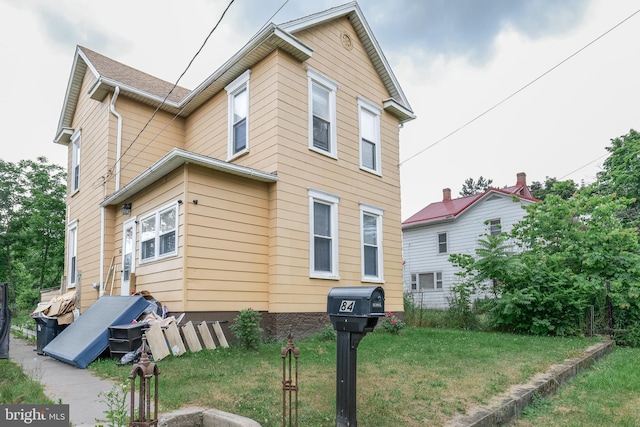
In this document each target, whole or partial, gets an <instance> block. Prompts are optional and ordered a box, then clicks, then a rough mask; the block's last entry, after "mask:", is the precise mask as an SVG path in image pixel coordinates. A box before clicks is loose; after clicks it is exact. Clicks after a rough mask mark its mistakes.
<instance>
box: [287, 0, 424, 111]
mask: <svg viewBox="0 0 640 427" xmlns="http://www.w3.org/2000/svg"><path fill="white" fill-rule="evenodd" d="M342 16H346V17H348V18H349V19H350V20H351V24H352V25H353V28H354V30H355V31H356V33H357V35H358V38H359V39H360V41H361V42H362V44H363V45H364V47H365V50H366V52H367V54H368V55H369V58H370V59H371V62H372V63H373V65H374V67H375V69H376V71H377V72H378V74H379V75H380V78H381V79H382V82H383V83H384V85H385V87H386V88H387V91H389V94H390V95H391V98H392V99H394V100H395V101H396V102H397V103H398V104H399V105H400V106H402V108H403V109H404V110H406V111H408V112H410V114H411V116H412V118H415V116H413V109H412V108H411V105H410V104H409V100H408V99H407V97H406V96H405V94H404V92H403V91H402V88H401V87H400V84H399V83H398V80H397V79H396V76H395V75H394V74H393V70H392V69H391V66H390V65H389V63H388V62H387V59H386V57H385V56H384V53H383V52H382V49H381V48H380V45H379V44H378V41H377V40H376V38H375V36H374V35H373V31H371V27H369V24H368V23H367V21H366V19H365V18H364V14H363V13H362V10H361V9H360V6H359V5H358V3H357V2H355V1H354V2H351V3H346V4H343V5H341V6H337V7H334V8H331V9H328V10H325V11H323V12H318V13H316V14H313V15H309V16H306V17H303V18H299V19H296V20H293V21H289V22H287V23H284V24H281V25H280V28H282V29H284V30H285V31H287V32H289V33H292V34H295V33H297V32H298V31H302V30H305V29H307V28H310V27H313V26H314V25H317V24H319V23H322V22H325V21H328V20H331V19H336V18H340V17H342ZM405 121H407V120H405Z"/></svg>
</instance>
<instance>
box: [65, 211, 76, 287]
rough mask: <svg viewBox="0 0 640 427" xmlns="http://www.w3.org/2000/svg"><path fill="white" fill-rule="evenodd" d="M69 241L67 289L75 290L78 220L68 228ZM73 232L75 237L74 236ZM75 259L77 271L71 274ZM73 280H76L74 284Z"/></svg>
mask: <svg viewBox="0 0 640 427" xmlns="http://www.w3.org/2000/svg"><path fill="white" fill-rule="evenodd" d="M67 230H68V237H69V241H68V242H67V245H68V249H69V252H68V253H67V289H72V288H75V287H76V285H77V283H78V220H74V221H72V222H71V223H69V225H68V226H67ZM72 232H73V236H72ZM73 258H75V260H76V262H75V271H74V272H73V273H74V274H71V273H72V272H71V267H72V266H73ZM72 278H75V280H74V281H73V282H72V281H71V280H72Z"/></svg>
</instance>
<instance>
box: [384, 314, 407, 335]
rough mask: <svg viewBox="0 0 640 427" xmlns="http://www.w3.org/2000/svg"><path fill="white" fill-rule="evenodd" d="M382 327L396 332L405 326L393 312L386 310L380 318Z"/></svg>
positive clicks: (387, 330) (393, 332) (390, 331)
mask: <svg viewBox="0 0 640 427" xmlns="http://www.w3.org/2000/svg"><path fill="white" fill-rule="evenodd" d="M381 326H382V329H384V330H385V331H386V332H389V333H391V334H398V333H400V331H401V330H402V329H403V328H404V327H405V323H404V322H403V321H402V320H400V319H399V318H398V316H396V315H395V314H393V313H392V312H390V311H388V312H387V314H386V315H385V316H384V318H383V319H382V324H381Z"/></svg>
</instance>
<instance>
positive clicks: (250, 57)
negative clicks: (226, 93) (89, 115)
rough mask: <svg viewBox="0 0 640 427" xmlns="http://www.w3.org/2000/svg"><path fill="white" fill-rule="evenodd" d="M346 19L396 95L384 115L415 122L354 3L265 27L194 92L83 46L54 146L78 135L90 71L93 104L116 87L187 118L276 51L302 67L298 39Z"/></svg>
mask: <svg viewBox="0 0 640 427" xmlns="http://www.w3.org/2000/svg"><path fill="white" fill-rule="evenodd" d="M343 16H346V17H348V18H349V20H350V21H351V23H352V25H353V27H354V29H355V31H356V33H357V34H358V37H359V38H360V41H361V42H362V44H363V45H364V47H365V49H366V51H367V53H368V54H369V57H370V59H371V61H372V63H373V64H374V67H375V68H376V70H377V72H378V74H379V76H380V78H381V80H382V81H383V83H384V85H385V87H386V88H387V90H388V91H389V93H390V95H391V98H389V99H386V100H384V101H383V107H384V109H385V110H386V111H388V112H389V113H391V114H393V115H394V116H396V117H398V119H399V120H400V121H401V122H406V121H409V120H412V119H414V118H415V115H414V114H413V111H412V110H411V106H410V105H409V102H408V100H407V98H406V97H405V95H404V92H403V91H402V89H401V88H400V85H399V84H398V82H397V80H396V78H395V76H394V74H393V72H392V71H391V67H390V66H389V64H388V62H387V60H386V58H385V57H384V54H383V53H382V50H381V49H380V46H379V45H378V43H377V41H376V40H375V38H374V36H373V33H372V32H371V29H370V28H369V25H368V24H367V22H366V20H365V19H364V16H363V15H362V11H361V10H360V7H359V6H358V4H357V3H356V2H351V3H347V4H345V5H343V6H338V7H335V8H332V9H329V10H327V11H324V12H320V13H316V14H313V15H309V16H307V17H304V18H300V19H297V20H294V21H290V22H288V23H285V24H282V25H280V26H278V25H275V24H273V23H271V24H269V25H267V26H265V27H264V28H263V29H262V30H260V31H259V32H258V33H257V34H256V35H254V36H253V37H252V38H251V39H250V40H249V42H248V43H247V44H246V45H245V46H244V47H243V48H242V49H240V50H239V51H238V52H237V53H236V54H235V55H233V56H232V57H231V58H230V59H229V60H228V61H227V62H225V63H224V64H223V65H222V66H221V67H220V68H218V69H217V70H216V71H215V72H214V73H213V74H211V75H210V76H209V77H208V78H207V79H205V81H204V82H202V83H201V84H200V85H198V87H197V88H195V89H194V90H192V91H191V90H189V89H186V88H183V87H180V86H176V87H174V84H172V83H169V82H166V81H164V80H161V79H158V78H156V77H153V76H151V75H149V74H147V73H144V72H142V71H139V70H136V69H134V68H131V67H129V66H127V65H124V64H121V63H119V62H117V61H114V60H112V59H110V58H107V57H106V56H103V55H101V54H99V53H96V52H94V51H92V50H90V49H87V48H85V47H82V46H77V48H76V53H75V56H74V60H73V65H72V69H71V75H70V76H69V82H68V85H67V92H66V94H65V99H64V103H63V107H62V112H61V114H60V120H59V121H58V129H57V131H56V136H55V138H54V142H56V143H61V144H68V143H69V142H70V137H71V134H72V133H73V129H72V128H71V126H72V120H73V116H74V114H75V110H76V107H77V103H78V98H79V96H80V89H81V87H82V81H83V79H84V75H85V73H86V71H87V69H89V70H90V71H91V72H92V74H93V75H94V76H95V78H96V83H95V84H94V85H93V87H91V88H90V90H89V95H90V97H91V98H92V99H95V100H98V101H102V100H104V98H105V97H106V96H107V95H108V94H109V93H110V92H111V91H113V90H114V89H115V87H120V93H121V94H122V95H124V96H128V97H130V98H133V99H135V100H138V101H140V102H143V103H145V104H148V105H151V106H152V107H155V108H160V109H162V110H164V111H167V112H169V113H170V114H176V115H179V116H182V117H186V116H188V115H189V114H190V113H191V112H193V111H194V110H195V109H197V108H198V107H199V106H200V105H202V104H203V103H204V102H206V101H207V100H208V99H210V98H211V97H212V96H213V95H215V94H216V93H218V92H219V91H221V90H223V89H224V87H225V86H226V85H228V84H229V83H231V82H232V81H233V80H234V79H235V78H236V77H238V76H239V75H240V74H242V73H243V72H244V71H246V70H247V69H248V68H251V67H252V66H254V65H255V64H257V63H258V62H260V61H261V60H262V59H264V58H265V57H266V56H267V55H269V54H270V53H271V52H273V51H274V50H276V49H281V50H283V51H285V52H287V53H289V54H290V55H291V56H293V57H294V58H296V59H297V60H298V61H300V62H303V61H306V60H307V59H309V58H310V57H311V56H312V54H313V49H311V48H310V47H308V46H306V45H305V44H304V43H302V42H301V41H300V40H298V39H297V38H296V37H295V36H294V34H295V33H296V32H299V31H302V30H304V29H307V28H311V27H313V26H316V25H320V24H322V23H324V22H327V21H329V20H332V19H337V18H340V17H343Z"/></svg>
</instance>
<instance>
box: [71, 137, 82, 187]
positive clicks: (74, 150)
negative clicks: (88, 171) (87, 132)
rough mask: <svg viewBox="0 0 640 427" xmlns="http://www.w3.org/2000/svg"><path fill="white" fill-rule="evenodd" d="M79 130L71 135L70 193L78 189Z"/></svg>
mask: <svg viewBox="0 0 640 427" xmlns="http://www.w3.org/2000/svg"><path fill="white" fill-rule="evenodd" d="M80 140H81V138H80V129H78V130H76V131H75V132H74V133H73V135H71V192H72V193H75V192H76V191H78V190H79V189H80Z"/></svg>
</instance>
